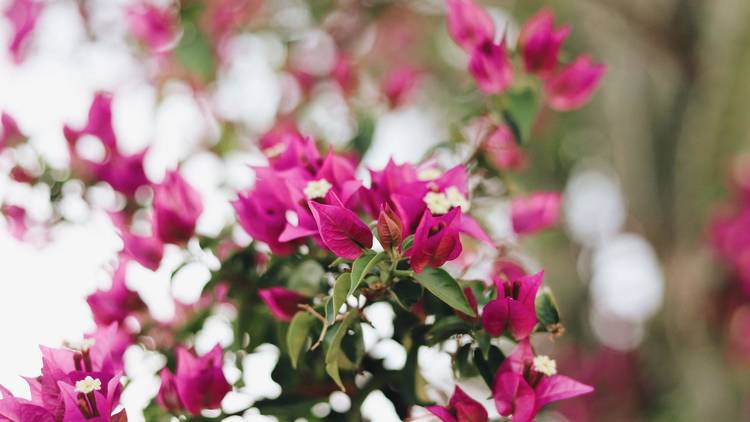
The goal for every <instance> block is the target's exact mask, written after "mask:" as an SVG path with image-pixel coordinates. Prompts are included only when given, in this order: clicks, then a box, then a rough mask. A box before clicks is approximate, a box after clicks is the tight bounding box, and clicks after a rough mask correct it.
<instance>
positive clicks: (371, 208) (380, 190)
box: [362, 159, 426, 226]
mask: <svg viewBox="0 0 750 422" xmlns="http://www.w3.org/2000/svg"><path fill="white" fill-rule="evenodd" d="M370 180H371V181H370V188H369V189H364V188H363V189H362V192H363V195H362V196H363V202H364V206H365V209H366V210H367V212H368V213H369V214H370V215H372V216H373V217H377V216H378V213H379V212H380V209H381V208H382V207H383V205H384V204H385V203H387V202H389V201H392V200H393V195H395V194H404V195H408V196H418V197H421V196H422V195H424V191H425V190H426V188H424V187H423V185H424V183H422V182H419V181H418V180H417V169H416V167H414V165H412V164H409V163H405V164H401V165H398V164H396V163H395V162H394V161H393V159H389V160H388V163H387V164H386V165H385V167H384V168H383V169H382V170H379V171H377V170H370ZM413 199H417V200H418V199H419V198H413ZM419 202H421V201H419ZM420 216H421V214H420ZM402 218H403V215H402ZM408 221H409V220H404V223H405V224H407V226H408V223H407V222H408Z"/></svg>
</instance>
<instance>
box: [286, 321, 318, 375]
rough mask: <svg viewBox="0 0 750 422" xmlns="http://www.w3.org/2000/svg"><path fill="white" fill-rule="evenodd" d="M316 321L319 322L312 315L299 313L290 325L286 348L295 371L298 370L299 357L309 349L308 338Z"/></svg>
mask: <svg viewBox="0 0 750 422" xmlns="http://www.w3.org/2000/svg"><path fill="white" fill-rule="evenodd" d="M315 321H317V320H316V319H315V317H314V316H312V314H309V313H307V312H297V313H296V314H295V315H294V319H292V322H291V323H290V324H289V330H288V331H287V332H286V347H287V351H288V353H289V359H290V360H291V361H292V366H293V367H294V368H295V369H296V368H297V361H298V360H299V356H300V355H301V354H302V352H303V351H304V350H305V349H306V348H307V343H308V341H307V337H308V334H309V333H310V330H311V329H312V327H313V325H314V324H315Z"/></svg>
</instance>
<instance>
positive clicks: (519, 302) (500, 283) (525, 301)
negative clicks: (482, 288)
mask: <svg viewBox="0 0 750 422" xmlns="http://www.w3.org/2000/svg"><path fill="white" fill-rule="evenodd" d="M542 277H544V272H539V273H536V274H534V275H531V276H524V277H521V278H518V279H514V280H513V281H509V280H504V279H502V278H499V277H497V278H495V280H494V281H495V287H496V288H497V298H496V299H493V300H491V301H490V302H489V303H487V305H485V307H484V310H483V311H482V325H483V326H484V330H485V331H487V333H488V334H489V335H491V336H493V337H499V336H501V335H502V334H503V333H504V332H505V330H506V329H507V330H508V331H510V333H511V335H512V336H513V338H515V339H516V340H522V339H525V338H527V337H528V336H529V335H531V333H532V332H533V331H534V326H536V322H537V318H536V307H535V303H534V301H535V299H536V293H537V291H538V290H539V286H541V284H542Z"/></svg>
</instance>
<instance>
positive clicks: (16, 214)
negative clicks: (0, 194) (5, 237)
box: [0, 205, 29, 240]
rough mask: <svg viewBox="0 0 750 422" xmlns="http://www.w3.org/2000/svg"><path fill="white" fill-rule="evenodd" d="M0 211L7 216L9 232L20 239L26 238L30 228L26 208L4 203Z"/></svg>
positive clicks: (6, 221) (6, 222)
mask: <svg viewBox="0 0 750 422" xmlns="http://www.w3.org/2000/svg"><path fill="white" fill-rule="evenodd" d="M0 211H2V214H3V216H4V217H5V224H6V225H7V228H8V233H10V235H11V236H13V237H14V238H16V239H18V240H24V238H25V237H26V232H27V231H28V230H29V224H28V218H27V217H26V210H25V209H24V208H22V207H20V206H18V205H3V206H2V207H1V208H0Z"/></svg>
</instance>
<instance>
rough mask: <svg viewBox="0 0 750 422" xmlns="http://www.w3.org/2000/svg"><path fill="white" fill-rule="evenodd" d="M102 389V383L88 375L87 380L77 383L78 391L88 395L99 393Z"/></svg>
mask: <svg viewBox="0 0 750 422" xmlns="http://www.w3.org/2000/svg"><path fill="white" fill-rule="evenodd" d="M101 389H102V382H101V381H100V380H99V379H97V378H92V377H91V376H89V375H87V376H86V378H84V379H82V380H80V381H76V391H77V392H79V393H83V394H88V393H90V392H92V391H99V390H101Z"/></svg>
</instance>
